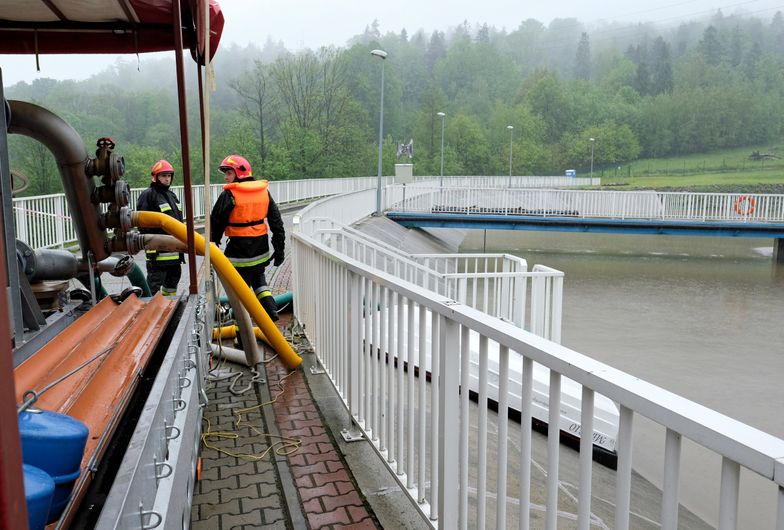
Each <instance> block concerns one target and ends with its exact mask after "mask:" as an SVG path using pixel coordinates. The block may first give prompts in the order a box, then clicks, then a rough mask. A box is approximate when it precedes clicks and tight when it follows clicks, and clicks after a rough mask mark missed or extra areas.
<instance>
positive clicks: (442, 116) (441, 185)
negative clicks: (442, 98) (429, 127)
mask: <svg viewBox="0 0 784 530" xmlns="http://www.w3.org/2000/svg"><path fill="white" fill-rule="evenodd" d="M436 116H439V117H440V118H441V179H440V180H439V187H441V188H443V187H444V119H445V118H446V114H444V113H443V112H437V113H436Z"/></svg>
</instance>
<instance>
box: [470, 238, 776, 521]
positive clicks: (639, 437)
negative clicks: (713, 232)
mask: <svg viewBox="0 0 784 530" xmlns="http://www.w3.org/2000/svg"><path fill="white" fill-rule="evenodd" d="M460 250H461V251H462V252H475V251H483V250H484V251H486V252H500V251H503V252H509V253H511V254H515V255H518V256H521V257H523V258H525V259H526V260H528V264H529V268H530V267H531V266H533V265H534V264H536V263H541V264H543V265H548V266H550V267H554V268H556V269H559V270H562V271H563V272H564V273H565V281H564V316H563V333H562V335H563V340H562V343H563V344H564V345H565V346H568V347H569V348H571V349H573V350H576V351H579V352H581V353H583V354H586V355H589V356H591V357H594V358H596V359H599V360H601V361H603V362H605V363H607V364H609V365H612V366H613V367H615V368H618V369H620V370H623V371H625V372H628V373H630V374H632V375H635V376H638V377H640V378H641V379H645V380H647V381H649V382H651V383H654V384H656V385H658V386H661V387H663V388H665V389H667V390H670V391H672V392H675V393H677V394H679V395H681V396H684V397H686V398H689V399H691V400H693V401H696V402H698V403H700V404H702V405H705V406H707V407H710V408H712V409H715V410H717V411H719V412H721V413H723V414H726V415H728V416H730V417H732V418H735V419H737V420H740V421H742V422H744V423H747V424H749V425H751V426H753V427H756V428H758V429H760V430H763V431H765V432H768V433H770V434H773V435H775V436H778V437H781V438H784V412H782V411H783V410H784V384H783V383H784V268H782V267H779V268H778V269H777V268H776V267H774V265H773V264H772V260H771V255H772V240H770V239H758V238H718V237H677V236H647V235H645V236H639V235H606V234H590V233H581V234H571V233H553V232H519V231H487V232H486V233H485V232H484V231H481V230H471V231H468V235H467V236H466V238H465V240H464V241H463V244H462V245H461V248H460ZM634 430H635V452H634V457H633V459H634V461H633V465H634V468H635V469H636V470H637V471H639V472H640V473H642V474H643V475H644V476H646V478H648V479H649V480H651V481H653V482H654V483H655V484H660V480H661V479H660V477H661V469H662V462H663V453H664V431H663V429H662V428H661V427H660V426H658V425H655V424H653V422H650V421H648V420H646V419H644V418H640V417H639V416H635V424H634ZM720 468H721V463H720V459H719V458H718V457H716V456H715V455H711V454H707V453H706V452H705V451H704V450H702V449H700V448H697V447H696V446H695V445H694V444H692V443H691V442H688V441H687V442H684V447H683V463H682V472H683V475H682V479H681V501H682V502H683V503H684V504H686V505H688V506H689V507H690V508H692V509H693V511H695V513H697V514H698V515H700V516H702V517H703V518H704V519H705V520H706V521H708V522H710V523H713V524H715V522H716V515H717V513H718V512H717V501H718V491H719V476H720ZM687 475H691V476H692V477H695V478H687ZM753 475H754V474H753V473H751V472H747V471H745V472H743V473H742V478H741V480H742V486H741V492H742V494H741V500H740V510H741V519H740V521H739V525H738V528H773V527H774V526H775V523H774V521H775V500H776V497H775V496H776V489H775V488H774V487H772V486H771V485H770V484H769V483H768V482H767V481H763V480H760V479H758V478H756V477H754V476H753ZM696 477H699V478H700V479H701V480H697V479H696ZM745 488H748V490H746V489H745Z"/></svg>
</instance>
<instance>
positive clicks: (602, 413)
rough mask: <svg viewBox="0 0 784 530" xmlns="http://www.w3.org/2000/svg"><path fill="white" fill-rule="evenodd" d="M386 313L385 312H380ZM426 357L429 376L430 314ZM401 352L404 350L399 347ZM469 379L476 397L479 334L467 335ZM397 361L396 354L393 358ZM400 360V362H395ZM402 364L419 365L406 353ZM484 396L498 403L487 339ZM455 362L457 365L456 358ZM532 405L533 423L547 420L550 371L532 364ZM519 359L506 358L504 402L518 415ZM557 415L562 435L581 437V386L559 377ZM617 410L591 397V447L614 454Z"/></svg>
mask: <svg viewBox="0 0 784 530" xmlns="http://www.w3.org/2000/svg"><path fill="white" fill-rule="evenodd" d="M383 313H385V314H388V311H386V310H385V311H383ZM418 313H419V308H415V314H414V321H415V322H418V321H419V320H418V318H419V315H418ZM392 314H393V315H395V314H397V310H396V309H394V308H393V309H392ZM403 314H404V318H403V321H404V322H407V321H408V318H407V314H408V307H407V306H404V307H403ZM426 322H427V327H426V338H425V343H426V347H425V350H426V352H427V353H426V355H425V367H424V368H425V370H426V372H427V373H428V374H430V373H431V357H430V339H431V337H432V332H431V322H432V320H431V317H430V312H429V311H428V312H427V315H426ZM411 331H413V333H414V344H419V337H418V335H419V331H418V327H417V326H414V329H413V330H411ZM402 349H403V350H405V348H402ZM469 350H470V356H471V357H470V367H471V368H470V370H471V373H470V376H469V391H471V392H472V393H475V394H477V395H478V393H479V334H478V333H477V332H475V331H471V332H470V344H469ZM396 358H397V355H396ZM398 360H400V359H398ZM402 361H403V362H405V363H406V364H407V365H408V366H409V367H410V366H411V365H412V364H413V366H414V367H416V368H418V369H419V368H421V367H420V366H419V354H418V353H416V354H414V355H413V359H412V361H411V362H409V359H408V353H407V352H405V351H404V352H402ZM487 361H488V363H487V366H488V374H487V397H488V399H490V400H492V401H493V402H495V403H498V388H499V385H498V383H499V347H498V343H497V342H495V341H493V340H489V339H488V346H487ZM455 362H458V361H457V359H456V360H455ZM533 367H534V370H533V389H532V395H533V399H532V401H533V403H532V407H531V415H532V416H533V418H534V420H536V421H538V422H540V423H542V424H545V425H546V424H547V423H548V421H549V410H550V407H549V401H550V370H549V369H548V368H547V367H545V366H542V365H540V364H539V363H536V362H535V363H533ZM522 373H523V357H522V355H519V354H517V353H514V352H510V355H509V382H508V389H509V390H508V392H509V395H508V403H509V408H510V409H511V410H513V411H516V412H518V413H519V412H520V411H521V410H522V380H523V375H522ZM560 409H561V415H560V421H559V426H558V427H559V428H560V430H561V431H562V432H563V433H566V434H568V435H570V436H572V437H574V438H576V439H579V438H580V437H581V436H582V427H581V424H582V421H581V417H580V415H581V411H582V386H581V385H580V384H579V383H577V382H575V381H573V380H571V379H569V378H567V377H562V378H561V407H560ZM618 419H619V415H618V407H617V406H616V404H615V403H614V402H613V401H612V400H610V399H609V398H607V397H605V396H602V395H600V394H596V395H595V397H594V426H593V444H594V446H596V447H598V448H600V449H602V450H603V451H605V452H608V453H615V447H616V440H617V437H618Z"/></svg>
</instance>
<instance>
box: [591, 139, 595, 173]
mask: <svg viewBox="0 0 784 530" xmlns="http://www.w3.org/2000/svg"><path fill="white" fill-rule="evenodd" d="M594 142H595V140H594V139H593V138H591V178H593V145H594Z"/></svg>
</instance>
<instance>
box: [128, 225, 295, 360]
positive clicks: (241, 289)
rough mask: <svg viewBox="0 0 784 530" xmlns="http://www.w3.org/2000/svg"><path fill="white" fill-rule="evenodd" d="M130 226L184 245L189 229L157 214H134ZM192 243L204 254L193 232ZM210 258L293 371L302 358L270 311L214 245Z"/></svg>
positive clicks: (202, 241)
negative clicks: (166, 235)
mask: <svg viewBox="0 0 784 530" xmlns="http://www.w3.org/2000/svg"><path fill="white" fill-rule="evenodd" d="M131 223H132V224H133V225H134V226H137V227H140V228H161V229H163V230H165V231H166V232H167V233H169V234H171V235H172V236H174V237H175V238H177V239H178V240H180V241H182V242H183V243H185V242H187V240H188V236H187V229H186V228H185V224H183V223H181V222H179V221H177V220H176V219H174V218H172V217H169V216H168V215H166V214H163V213H158V212H132V213H131ZM193 243H194V246H195V248H196V252H197V253H199V254H200V255H204V249H205V242H204V237H203V236H202V235H201V234H197V233H195V232H194V234H193ZM210 257H211V259H212V265H213V266H214V267H215V270H216V271H217V272H218V274H219V275H220V277H221V279H222V280H224V281H225V282H227V283H228V284H229V285H231V286H232V288H233V289H234V290H235V291H236V293H237V296H238V297H239V299H240V301H241V302H242V305H243V306H245V309H247V310H248V313H250V316H251V317H253V320H255V321H256V324H258V326H259V328H261V331H262V333H263V334H264V336H265V337H266V338H267V342H268V343H269V344H270V345H271V346H272V347H273V348H274V349H275V351H276V352H277V353H278V355H280V358H281V359H282V360H283V362H284V363H285V364H286V366H287V367H288V368H289V369H294V368H296V367H297V366H299V365H300V363H301V362H302V358H301V357H300V356H299V355H297V353H296V352H295V351H294V349H293V348H292V347H291V345H290V344H289V343H288V342H287V341H286V339H285V338H284V337H283V335H282V334H281V332H280V331H279V330H278V328H277V326H275V324H274V323H273V322H272V320H271V319H270V317H269V315H267V312H266V311H264V309H263V308H262V307H261V304H260V303H259V300H258V299H257V298H256V296H254V294H253V292H252V291H251V290H250V289H249V288H248V286H247V284H246V283H245V280H243V279H242V277H241V276H240V275H239V273H238V272H237V270H236V269H235V268H234V265H232V264H231V262H230V261H229V260H228V259H227V258H226V256H224V255H223V252H221V250H220V249H219V248H218V246H217V245H216V244H215V243H210Z"/></svg>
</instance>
